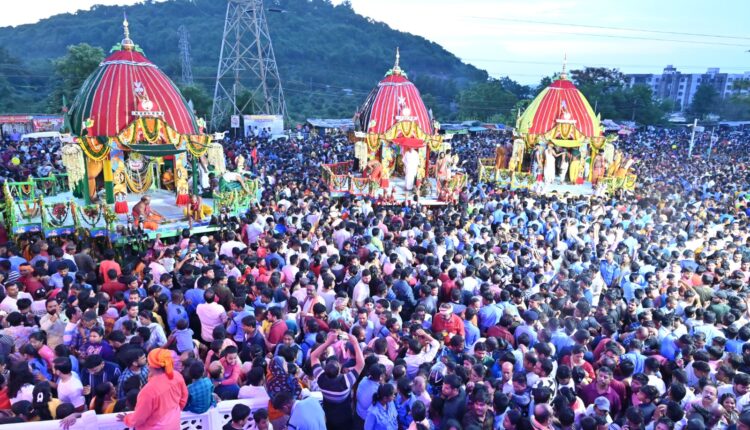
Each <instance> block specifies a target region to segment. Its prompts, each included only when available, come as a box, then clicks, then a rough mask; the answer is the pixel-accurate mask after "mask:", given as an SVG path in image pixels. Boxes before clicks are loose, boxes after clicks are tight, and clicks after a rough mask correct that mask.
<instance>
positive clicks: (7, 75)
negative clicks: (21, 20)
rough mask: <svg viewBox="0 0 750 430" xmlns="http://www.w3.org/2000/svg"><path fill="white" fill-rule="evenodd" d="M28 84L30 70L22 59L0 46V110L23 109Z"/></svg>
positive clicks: (15, 110) (12, 110)
mask: <svg viewBox="0 0 750 430" xmlns="http://www.w3.org/2000/svg"><path fill="white" fill-rule="evenodd" d="M28 85H29V82H28V71H26V69H25V68H24V67H23V66H22V65H21V61H20V60H19V59H18V58H16V57H13V56H12V55H10V54H9V53H8V51H7V50H6V49H5V48H3V47H0V112H17V111H19V110H22V109H23V108H22V107H23V106H24V104H25V102H26V100H25V94H24V91H23V89H24V88H28Z"/></svg>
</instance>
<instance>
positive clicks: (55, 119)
mask: <svg viewBox="0 0 750 430" xmlns="http://www.w3.org/2000/svg"><path fill="white" fill-rule="evenodd" d="M32 124H33V125H34V131H59V130H60V129H61V128H62V126H63V117H61V116H35V117H34V119H33V120H32Z"/></svg>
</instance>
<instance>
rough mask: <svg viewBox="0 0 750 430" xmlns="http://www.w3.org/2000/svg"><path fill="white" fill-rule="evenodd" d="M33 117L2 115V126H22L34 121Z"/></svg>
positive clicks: (0, 121) (0, 120) (0, 119)
mask: <svg viewBox="0 0 750 430" xmlns="http://www.w3.org/2000/svg"><path fill="white" fill-rule="evenodd" d="M32 118H33V117H32V116H31V115H0V124H22V123H25V122H29V121H31V120H32Z"/></svg>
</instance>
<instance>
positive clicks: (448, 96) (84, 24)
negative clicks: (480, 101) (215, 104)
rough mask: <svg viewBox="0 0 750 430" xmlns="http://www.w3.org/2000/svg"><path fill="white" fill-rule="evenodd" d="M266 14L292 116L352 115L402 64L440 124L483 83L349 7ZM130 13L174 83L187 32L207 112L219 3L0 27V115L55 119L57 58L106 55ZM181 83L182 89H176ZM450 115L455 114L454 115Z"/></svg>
mask: <svg viewBox="0 0 750 430" xmlns="http://www.w3.org/2000/svg"><path fill="white" fill-rule="evenodd" d="M269 6H273V7H274V8H279V9H281V10H283V11H284V12H283V13H278V12H268V13H267V17H268V25H269V29H270V33H271V36H272V38H273V44H274V50H275V52H276V59H277V63H278V66H279V71H280V74H281V79H282V84H283V86H284V90H285V93H286V97H287V105H288V107H289V111H290V114H291V115H292V117H293V118H295V119H297V120H299V119H302V118H304V117H307V116H322V117H349V116H351V115H352V114H353V112H354V110H355V108H356V106H357V105H359V104H360V103H362V102H363V101H364V98H365V96H366V95H367V93H368V92H369V91H370V89H372V88H373V86H374V85H375V84H376V83H377V81H378V80H379V79H380V78H381V77H382V76H383V74H384V73H385V71H387V70H388V69H389V68H390V67H391V66H392V64H393V60H394V53H395V48H396V47H397V46H398V47H400V49H401V65H402V67H403V68H404V69H405V70H406V71H407V72H408V73H409V77H410V78H411V79H412V80H413V81H414V82H415V83H416V84H417V86H418V87H419V88H420V89H421V91H422V93H423V94H424V97H425V101H426V102H427V103H428V105H429V107H431V108H432V109H433V110H434V111H435V113H436V114H437V115H439V117H441V118H448V117H455V116H456V115H457V114H458V112H457V109H456V107H455V105H454V106H453V108H451V106H452V104H453V103H454V102H455V101H457V100H458V98H459V97H458V95H459V92H460V91H461V90H462V89H465V88H467V87H468V86H470V85H471V84H473V83H478V82H483V81H486V80H487V73H486V72H485V71H483V70H479V69H477V68H475V67H473V66H471V65H467V64H464V63H462V62H461V61H460V60H459V59H458V58H456V57H455V56H454V55H453V54H451V53H450V52H448V51H446V50H445V49H443V48H442V47H440V46H439V45H437V44H435V43H433V42H430V41H428V40H426V39H424V38H422V37H418V36H414V35H411V34H407V33H402V32H398V31H395V30H393V29H391V28H390V27H388V26H387V25H385V24H383V23H380V22H375V21H372V20H370V19H368V18H365V17H363V16H360V15H357V14H356V13H355V12H354V11H353V10H352V9H351V7H350V6H349V5H348V4H347V3H343V4H341V5H338V6H333V5H332V4H331V3H330V2H328V1H326V0H278V1H276V2H274V3H273V4H269ZM123 11H125V12H127V16H128V21H129V22H130V29H131V36H132V38H133V40H135V42H136V43H138V44H139V45H140V46H141V48H142V49H143V50H144V51H145V53H146V55H147V56H148V57H149V58H150V59H151V60H152V61H153V62H154V63H156V64H157V65H158V66H159V67H161V68H162V69H163V70H164V71H165V72H166V73H167V74H168V75H169V76H170V77H172V78H173V79H174V80H175V81H179V77H180V74H181V69H180V57H179V51H178V33H177V28H178V27H179V26H180V25H185V26H187V28H188V29H189V32H190V44H191V50H192V61H193V75H194V79H195V83H196V86H197V87H198V88H197V89H195V88H193V89H190V90H189V91H188V92H189V93H190V96H191V97H193V98H195V99H196V100H194V101H195V103H196V108H197V110H198V111H199V114H202V115H205V114H206V112H205V111H206V110H210V98H211V96H212V94H213V85H214V82H215V77H216V67H217V63H218V57H219V49H220V46H221V35H222V31H223V24H224V16H225V13H226V2H225V1H219V0H195V1H188V0H171V1H166V2H151V1H146V2H145V3H142V4H138V5H135V6H130V7H121V6H94V7H93V8H92V9H91V10H88V11H79V12H77V13H74V14H63V15H56V16H53V17H51V18H48V19H45V20H42V21H40V22H39V23H36V24H30V25H22V26H18V27H4V28H0V63H1V64H0V110H2V111H9V110H13V111H18V112H31V111H36V112H42V111H47V112H55V111H59V109H58V106H59V103H58V102H57V101H56V100H51V99H50V95H51V94H52V93H53V92H55V91H56V90H58V92H59V88H58V87H59V86H60V85H61V82H62V80H63V79H62V77H61V76H60V73H59V68H56V67H55V60H57V59H59V58H61V57H63V56H65V55H66V53H67V47H68V46H71V45H77V44H80V43H87V44H89V45H92V46H94V47H100V48H102V49H103V50H104V52H105V54H106V53H107V52H108V51H109V49H110V48H111V47H112V45H114V44H115V43H117V42H119V40H120V39H121V38H122V24H121V23H122V16H123ZM178 83H179V82H178ZM451 109H453V110H451Z"/></svg>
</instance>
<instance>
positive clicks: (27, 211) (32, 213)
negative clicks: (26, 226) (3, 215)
mask: <svg viewBox="0 0 750 430" xmlns="http://www.w3.org/2000/svg"><path fill="white" fill-rule="evenodd" d="M29 201H31V202H32V203H33V205H32V206H31V207H29ZM15 203H16V207H17V208H18V213H20V214H21V217H22V218H23V219H24V220H26V221H31V219H32V218H34V217H37V216H39V213H40V207H39V201H38V200H23V201H22V203H23V206H24V207H23V208H22V207H21V202H19V201H15Z"/></svg>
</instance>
